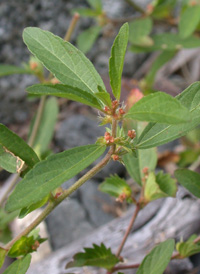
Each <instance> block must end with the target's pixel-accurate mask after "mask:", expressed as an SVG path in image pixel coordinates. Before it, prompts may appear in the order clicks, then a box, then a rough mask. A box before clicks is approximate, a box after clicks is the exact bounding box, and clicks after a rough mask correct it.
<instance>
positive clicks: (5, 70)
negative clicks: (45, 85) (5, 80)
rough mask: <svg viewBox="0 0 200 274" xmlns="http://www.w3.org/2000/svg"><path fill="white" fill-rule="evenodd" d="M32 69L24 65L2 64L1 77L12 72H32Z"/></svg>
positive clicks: (0, 68) (0, 65) (0, 66)
mask: <svg viewBox="0 0 200 274" xmlns="http://www.w3.org/2000/svg"><path fill="white" fill-rule="evenodd" d="M31 73H32V72H31V70H28V69H26V68H23V67H16V66H12V65H4V64H0V77H2V76H7V75H12V74H31Z"/></svg>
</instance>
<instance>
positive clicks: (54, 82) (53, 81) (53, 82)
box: [51, 77, 60, 85]
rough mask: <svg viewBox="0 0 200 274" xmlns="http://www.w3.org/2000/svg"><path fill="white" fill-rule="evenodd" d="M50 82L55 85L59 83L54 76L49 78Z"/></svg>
mask: <svg viewBox="0 0 200 274" xmlns="http://www.w3.org/2000/svg"><path fill="white" fill-rule="evenodd" d="M51 83H52V84H54V85H55V84H59V83H60V81H59V80H58V79H57V78H55V77H54V78H53V79H51Z"/></svg>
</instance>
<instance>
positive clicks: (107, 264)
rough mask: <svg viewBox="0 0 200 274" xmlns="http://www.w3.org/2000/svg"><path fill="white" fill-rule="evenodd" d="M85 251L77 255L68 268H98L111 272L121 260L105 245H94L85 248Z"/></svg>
mask: <svg viewBox="0 0 200 274" xmlns="http://www.w3.org/2000/svg"><path fill="white" fill-rule="evenodd" d="M84 251H85V252H80V253H77V254H75V255H74V257H73V261H72V262H69V263H68V264H67V265H66V268H71V267H82V266H97V267H103V268H106V269H108V270H109V269H111V268H112V267H113V266H115V265H116V264H117V263H118V262H119V259H118V258H117V257H116V256H115V255H114V254H112V252H111V249H110V248H107V247H105V245H104V244H103V243H102V244H101V245H100V246H98V245H95V244H93V247H90V248H84Z"/></svg>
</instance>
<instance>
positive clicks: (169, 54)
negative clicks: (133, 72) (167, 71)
mask: <svg viewBox="0 0 200 274" xmlns="http://www.w3.org/2000/svg"><path fill="white" fill-rule="evenodd" d="M174 55H175V51H163V52H162V53H161V54H160V55H159V56H158V57H157V58H156V60H155V61H154V62H153V65H152V66H151V69H150V71H149V73H147V75H146V77H145V86H147V87H148V88H152V85H153V84H154V80H155V77H156V73H157V72H158V70H159V69H160V68H161V67H162V66H163V65H165V64H166V63H167V62H168V61H169V60H171V59H172V58H173V57H174Z"/></svg>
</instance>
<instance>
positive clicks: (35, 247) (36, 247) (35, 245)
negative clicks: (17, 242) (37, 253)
mask: <svg viewBox="0 0 200 274" xmlns="http://www.w3.org/2000/svg"><path fill="white" fill-rule="evenodd" d="M39 246H40V243H39V242H38V241H35V243H34V244H33V245H32V247H31V248H32V250H37V249H38V247H39Z"/></svg>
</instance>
